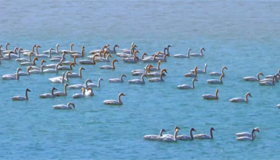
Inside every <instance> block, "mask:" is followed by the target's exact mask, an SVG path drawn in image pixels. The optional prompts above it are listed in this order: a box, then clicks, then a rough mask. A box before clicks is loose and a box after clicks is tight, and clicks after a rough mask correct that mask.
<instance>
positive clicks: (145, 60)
mask: <svg viewBox="0 0 280 160" xmlns="http://www.w3.org/2000/svg"><path fill="white" fill-rule="evenodd" d="M157 56H158V54H155V55H154V56H153V57H152V58H145V59H142V61H143V62H158V61H159V60H157V59H156V58H157Z"/></svg>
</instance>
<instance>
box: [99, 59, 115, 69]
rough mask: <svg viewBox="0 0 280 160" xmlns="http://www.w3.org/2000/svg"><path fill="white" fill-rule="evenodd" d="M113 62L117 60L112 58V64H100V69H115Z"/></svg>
mask: <svg viewBox="0 0 280 160" xmlns="http://www.w3.org/2000/svg"><path fill="white" fill-rule="evenodd" d="M115 62H118V60H116V59H114V60H113V61H112V66H110V65H104V66H100V67H99V68H100V69H115Z"/></svg>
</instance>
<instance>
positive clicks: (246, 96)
mask: <svg viewBox="0 0 280 160" xmlns="http://www.w3.org/2000/svg"><path fill="white" fill-rule="evenodd" d="M248 95H249V94H246V95H245V101H246V102H248Z"/></svg>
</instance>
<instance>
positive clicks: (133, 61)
mask: <svg viewBox="0 0 280 160" xmlns="http://www.w3.org/2000/svg"><path fill="white" fill-rule="evenodd" d="M123 61H124V62H126V63H137V62H138V61H139V58H138V57H134V58H133V59H131V58H128V57H127V58H124V59H123Z"/></svg>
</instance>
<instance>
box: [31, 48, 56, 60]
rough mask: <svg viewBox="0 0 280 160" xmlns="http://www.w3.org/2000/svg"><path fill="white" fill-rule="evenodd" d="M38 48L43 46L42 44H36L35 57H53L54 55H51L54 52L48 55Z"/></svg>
mask: <svg viewBox="0 0 280 160" xmlns="http://www.w3.org/2000/svg"><path fill="white" fill-rule="evenodd" d="M38 48H41V46H40V45H37V46H36V53H35V57H40V58H51V57H52V56H51V54H52V52H50V53H49V54H48V55H46V54H39V52H38ZM52 50H53V49H52Z"/></svg>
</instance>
